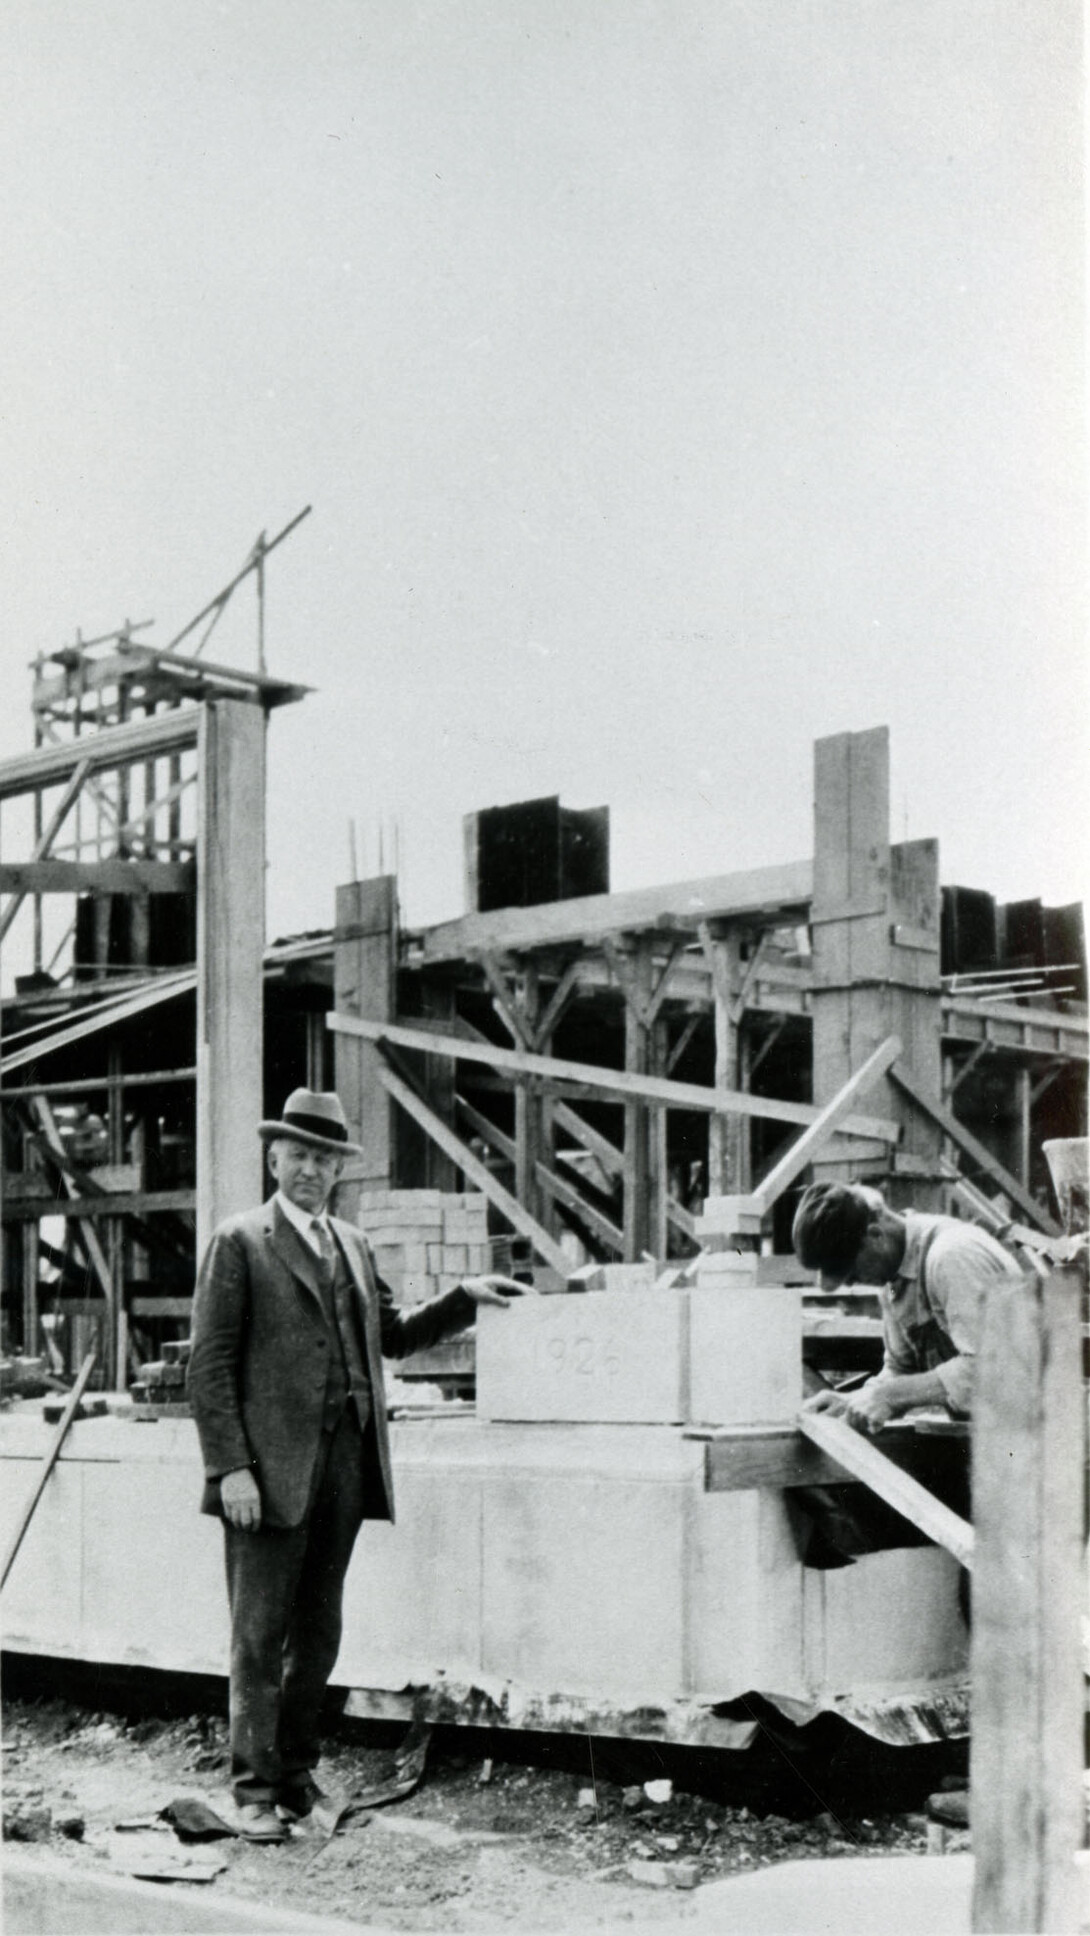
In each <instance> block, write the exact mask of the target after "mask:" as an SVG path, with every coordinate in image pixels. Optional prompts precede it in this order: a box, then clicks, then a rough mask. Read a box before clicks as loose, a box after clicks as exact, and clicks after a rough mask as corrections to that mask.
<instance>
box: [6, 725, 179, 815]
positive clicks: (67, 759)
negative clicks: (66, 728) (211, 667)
mask: <svg viewBox="0 0 1090 1936" xmlns="http://www.w3.org/2000/svg"><path fill="white" fill-rule="evenodd" d="M199 719H200V709H199V708H198V707H196V706H178V707H176V708H174V709H173V710H171V711H169V712H162V713H156V714H155V715H154V717H153V718H151V719H137V720H130V721H129V722H127V724H125V725H124V726H104V727H102V728H101V729H100V730H99V731H98V732H95V733H91V734H88V735H86V736H84V737H81V738H79V739H72V740H66V741H64V742H63V744H58V745H55V746H39V747H37V748H36V749H35V750H34V752H33V753H23V754H20V755H18V756H17V757H16V758H14V759H9V760H3V761H0V800H11V799H14V798H15V797H16V796H17V795H18V794H21V793H32V792H33V791H34V790H35V788H37V787H45V786H54V785H56V784H57V783H58V782H60V781H61V780H67V779H68V777H69V775H70V774H72V773H74V772H75V770H76V768H77V767H78V766H79V765H81V763H82V762H83V760H85V759H87V760H89V761H90V762H91V768H92V770H93V771H94V772H99V773H100V772H102V771H103V770H104V769H108V768H110V767H113V766H125V765H130V764H132V763H133V762H134V761H137V760H143V759H147V758H148V757H149V755H151V754H157V753H167V752H181V751H183V750H184V749H185V748H186V747H191V746H196V744H197V730H198V724H199Z"/></svg>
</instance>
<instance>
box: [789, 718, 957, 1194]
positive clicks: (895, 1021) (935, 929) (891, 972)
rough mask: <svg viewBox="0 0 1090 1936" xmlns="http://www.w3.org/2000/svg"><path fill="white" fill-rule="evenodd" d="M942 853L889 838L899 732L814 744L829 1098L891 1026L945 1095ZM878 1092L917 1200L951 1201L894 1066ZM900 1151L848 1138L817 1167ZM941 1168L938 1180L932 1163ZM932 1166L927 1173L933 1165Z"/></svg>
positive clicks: (844, 1167) (822, 1046)
mask: <svg viewBox="0 0 1090 1936" xmlns="http://www.w3.org/2000/svg"><path fill="white" fill-rule="evenodd" d="M939 914H940V894H939V856H938V844H937V842H935V841H930V840H925V841H910V842H907V843H906V844H905V845H904V846H901V847H891V846H890V840H889V732H888V729H887V728H886V727H884V726H883V727H879V728H876V729H875V730H874V731H872V732H866V733H837V734H835V735H834V736H833V737H832V738H830V739H822V740H818V741H817V743H816V745H815V748H814V898H813V906H812V913H811V921H812V932H813V952H814V993H813V1011H814V1084H813V1099H814V1101H815V1103H817V1104H819V1105H824V1104H825V1103H828V1102H830V1101H831V1100H832V1098H833V1097H834V1096H835V1095H836V1094H837V1093H838V1091H839V1090H841V1089H842V1088H843V1087H844V1084H845V1083H846V1082H847V1081H848V1079H849V1077H850V1076H852V1075H853V1074H854V1073H855V1071H856V1070H857V1069H858V1068H860V1067H861V1066H862V1064H863V1063H864V1062H865V1061H866V1060H867V1057H868V1056H869V1055H870V1054H871V1053H872V1052H873V1050H874V1049H876V1048H877V1047H878V1044H879V1043H880V1042H882V1041H884V1040H885V1038H886V1037H887V1036H890V1035H896V1036H899V1037H900V1040H901V1042H902V1043H903V1045H904V1054H903V1058H902V1062H903V1065H904V1066H905V1067H906V1069H907V1070H908V1071H910V1072H911V1073H912V1074H913V1075H914V1076H915V1078H916V1079H917V1081H918V1082H919V1083H920V1085H921V1087H926V1088H927V1089H928V1090H929V1091H930V1093H931V1094H933V1095H938V1093H939V1090H940V1087H941V1082H942V1069H941V1042H942V1031H941V1008H940V994H941V980H940V973H939V965H940V964H939ZM874 1103H875V1107H876V1109H877V1110H879V1111H880V1112H881V1113H882V1114H883V1115H887V1116H892V1117H894V1118H895V1119H896V1120H898V1121H899V1122H900V1123H901V1124H902V1129H903V1138H904V1140H903V1148H904V1150H905V1152H906V1153H907V1154H909V1155H911V1157H913V1158H914V1159H915V1161H914V1163H913V1169H914V1171H915V1174H914V1176H913V1179H912V1185H911V1188H912V1202H913V1204H914V1205H915V1206H916V1207H917V1208H919V1209H929V1208H933V1209H936V1210H937V1209H940V1208H941V1201H940V1198H941V1185H940V1182H939V1169H940V1157H941V1151H942V1135H941V1131H940V1130H939V1129H938V1127H937V1125H936V1124H935V1123H934V1122H933V1121H926V1120H922V1119H921V1117H920V1115H919V1112H918V1111H916V1110H914V1109H913V1108H912V1106H911V1104H910V1103H909V1102H908V1101H907V1099H906V1098H905V1097H904V1095H903V1094H900V1093H899V1092H897V1091H896V1090H895V1089H894V1087H893V1085H892V1084H891V1082H890V1080H889V1078H888V1077H887V1078H885V1079H883V1081H882V1082H881V1083H880V1084H879V1086H878V1088H877V1090H876V1092H875V1096H874ZM868 1163H869V1164H870V1166H871V1167H872V1169H876V1170H879V1171H882V1170H885V1169H886V1168H887V1167H888V1163H889V1159H888V1153H886V1152H884V1151H880V1150H876V1149H874V1148H873V1147H871V1148H868V1147H867V1145H865V1144H858V1145H853V1144H851V1143H849V1142H847V1141H846V1140H845V1141H842V1142H839V1143H837V1144H835V1145H831V1146H830V1147H829V1148H828V1149H827V1150H826V1151H824V1152H823V1153H822V1155H821V1157H820V1158H819V1159H818V1161H817V1162H816V1163H815V1165H814V1173H815V1175H820V1176H822V1177H829V1178H840V1179H842V1180H844V1181H850V1180H851V1179H852V1178H853V1177H855V1176H858V1175H859V1174H860V1173H861V1169H862V1170H863V1171H864V1172H865V1168H866V1166H867V1164H868ZM929 1166H930V1168H931V1169H933V1171H934V1173H935V1175H934V1180H933V1181H932V1182H931V1183H930V1184H929V1183H928V1181H927V1170H928V1167H929ZM921 1172H922V1175H921Z"/></svg>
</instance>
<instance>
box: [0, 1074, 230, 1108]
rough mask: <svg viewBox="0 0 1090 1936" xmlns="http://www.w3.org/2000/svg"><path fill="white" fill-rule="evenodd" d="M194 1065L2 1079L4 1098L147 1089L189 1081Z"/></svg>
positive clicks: (79, 1094) (96, 1093)
mask: <svg viewBox="0 0 1090 1936" xmlns="http://www.w3.org/2000/svg"><path fill="white" fill-rule="evenodd" d="M196 1075H197V1071H196V1069H148V1070H144V1069H140V1070H131V1071H129V1072H127V1073H125V1072H123V1073H122V1074H120V1075H114V1076H111V1075H101V1076H79V1077H78V1078H76V1079H75V1080H74V1081H72V1082H24V1083H16V1082H5V1084H4V1101H5V1102H14V1100H15V1098H16V1097H20V1098H24V1097H26V1096H99V1095H106V1094H109V1093H110V1092H112V1091H114V1090H121V1089H151V1088H156V1089H157V1088H159V1087H161V1086H165V1085H166V1084H168V1083H172V1082H193V1081H195V1079H196Z"/></svg>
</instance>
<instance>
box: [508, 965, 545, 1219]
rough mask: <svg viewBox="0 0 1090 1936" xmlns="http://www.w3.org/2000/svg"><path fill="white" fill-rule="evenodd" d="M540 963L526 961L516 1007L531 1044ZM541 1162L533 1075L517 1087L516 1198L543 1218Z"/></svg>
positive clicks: (538, 1099) (538, 1110)
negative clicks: (539, 1186)
mask: <svg viewBox="0 0 1090 1936" xmlns="http://www.w3.org/2000/svg"><path fill="white" fill-rule="evenodd" d="M537 996H538V983H537V964H536V963H535V962H533V961H531V960H527V961H526V962H525V963H524V964H523V968H522V972H521V974H520V976H519V987H518V993H517V997H516V999H515V1001H514V1003H513V1006H514V1008H515V1010H516V1013H517V1015H518V1019H519V1020H520V1022H521V1024H522V1030H521V1034H522V1039H523V1040H524V1041H526V1042H528V1043H530V1044H531V1045H532V1043H533V1041H534V1026H535V1023H536V1021H537ZM541 1161H542V1149H541V1096H540V1091H539V1090H538V1089H537V1088H536V1086H535V1084H534V1080H533V1077H532V1076H527V1077H525V1078H524V1079H523V1080H522V1081H521V1082H518V1083H516V1084H515V1195H516V1196H517V1197H518V1200H519V1202H520V1203H521V1204H522V1205H523V1207H524V1209H526V1210H527V1211H529V1214H530V1215H531V1217H534V1218H535V1219H537V1220H538V1221H539V1222H541V1221H543V1219H542V1218H541V1214H540V1212H541V1192H540V1191H539V1189H538V1183H537V1166H538V1164H539V1163H540V1162H541Z"/></svg>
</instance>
